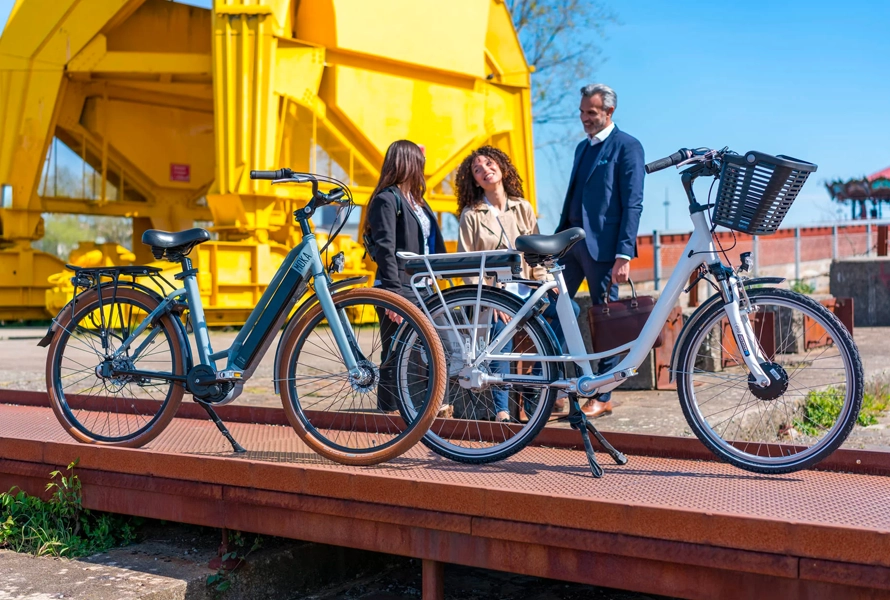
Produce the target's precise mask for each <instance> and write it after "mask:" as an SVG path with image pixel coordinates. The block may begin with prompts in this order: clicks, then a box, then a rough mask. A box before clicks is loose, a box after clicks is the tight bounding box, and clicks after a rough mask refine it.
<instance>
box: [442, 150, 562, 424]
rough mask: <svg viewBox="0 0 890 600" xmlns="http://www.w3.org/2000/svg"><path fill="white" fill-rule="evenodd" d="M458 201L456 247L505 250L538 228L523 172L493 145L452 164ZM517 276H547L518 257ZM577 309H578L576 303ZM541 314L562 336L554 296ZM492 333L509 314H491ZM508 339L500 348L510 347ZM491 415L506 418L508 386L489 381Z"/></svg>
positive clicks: (503, 367)
mask: <svg viewBox="0 0 890 600" xmlns="http://www.w3.org/2000/svg"><path fill="white" fill-rule="evenodd" d="M455 183H456V187H457V206H458V210H459V211H460V233H459V236H458V246H457V247H458V251H459V252H478V251H483V250H506V249H513V248H515V247H516V238H517V237H519V236H520V235H529V234H536V233H538V220H537V217H535V211H534V209H533V208H532V205H531V204H530V203H529V202H528V201H527V200H525V199H523V197H522V196H523V192H522V178H521V177H520V176H519V173H518V172H517V171H516V167H515V166H513V163H512V162H511V161H510V158H509V157H508V156H507V155H506V154H505V153H504V152H502V151H501V150H498V149H497V148H494V147H492V146H482V147H481V148H479V149H478V150H475V151H474V152H473V153H471V154H470V155H469V156H467V157H466V158H465V159H464V160H463V162H461V164H460V166H459V167H458V169H457V176H456V180H455ZM522 278H523V279H535V280H539V281H543V280H547V279H552V276H550V275H549V274H548V273H547V271H546V269H544V268H543V267H534V268H532V267H530V266H529V265H528V263H526V262H525V261H524V260H523V262H522ZM506 289H507V290H508V291H510V292H512V293H514V294H516V295H517V296H520V297H522V298H527V297H528V295H529V294H530V292H531V289H530V288H529V287H528V286H526V285H523V284H521V283H516V282H513V283H508V284H507V285H506ZM575 312H576V315H577V313H578V308H577V305H576V306H575ZM544 316H545V317H548V318H551V319H552V324H551V327H552V328H553V330H554V333H556V335H557V337H556V339H561V338H562V328H561V327H560V325H559V319H558V318H556V302H555V298H552V299H551V302H550V306H549V307H548V309H547V310H546V311H545V312H544ZM494 320H495V322H494V323H493V328H492V336H496V335H497V334H498V333H499V332H500V331H501V330H502V329H503V328H504V324H505V323H506V322H507V321H508V320H509V317H508V316H507V315H505V314H502V313H497V314H496V315H495V316H494ZM511 350H512V342H511V343H510V344H508V345H507V346H505V347H504V349H503V350H502V352H510V351H511ZM491 368H492V370H493V371H494V372H496V373H509V371H510V363H508V362H506V361H494V362H492V364H491ZM491 396H492V399H493V401H494V411H495V419H496V420H497V421H501V422H508V421H510V420H511V417H510V411H509V410H508V400H509V392H508V391H507V390H506V389H497V388H495V387H492V391H491ZM557 403H558V404H557V405H556V406H555V407H554V408H555V410H556V412H560V411H562V410H564V404H565V401H564V400H562V399H560V400H557Z"/></svg>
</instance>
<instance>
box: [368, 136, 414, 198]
mask: <svg viewBox="0 0 890 600" xmlns="http://www.w3.org/2000/svg"><path fill="white" fill-rule="evenodd" d="M425 164H426V157H425V156H424V155H423V151H422V150H421V149H420V146H418V145H417V144H415V143H414V142H411V141H408V140H399V141H397V142H393V143H392V144H390V145H389V148H387V149H386V156H385V157H384V158H383V167H382V168H381V169H380V180H379V181H378V182H377V187H375V188H374V192H373V193H372V194H371V198H372V199H373V198H374V197H375V196H376V195H377V194H379V193H380V192H382V191H383V190H385V189H386V188H388V187H389V186H391V185H395V186H398V185H401V184H407V187H408V191H409V193H410V194H411V199H412V200H413V201H414V202H415V203H417V204H420V205H423V203H424V200H423V196H424V194H426V180H425V179H424V178H423V167H424V165H425Z"/></svg>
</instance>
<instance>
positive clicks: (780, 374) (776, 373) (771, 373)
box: [748, 362, 788, 400]
mask: <svg viewBox="0 0 890 600" xmlns="http://www.w3.org/2000/svg"><path fill="white" fill-rule="evenodd" d="M760 368H761V369H763V372H764V373H766V376H767V377H769V385H768V386H766V387H760V386H759V385H757V382H756V381H755V380H754V375H751V374H749V375H748V389H750V390H751V393H752V394H754V397H755V398H758V399H760V400H775V399H776V398H778V397H779V396H781V395H782V394H784V393H785V390H787V389H788V373H787V372H786V371H785V369H784V368H782V365H779V364H776V363H774V362H765V363H760Z"/></svg>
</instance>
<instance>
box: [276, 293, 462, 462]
mask: <svg viewBox="0 0 890 600" xmlns="http://www.w3.org/2000/svg"><path fill="white" fill-rule="evenodd" d="M334 305H335V307H336V308H337V311H338V313H339V314H340V315H341V317H340V319H341V322H343V323H344V325H345V326H346V327H347V328H348V329H350V330H351V331H352V335H353V338H354V342H355V348H354V356H356V358H357V362H358V363H359V366H360V367H361V368H362V370H363V375H362V376H361V377H354V376H351V375H350V374H349V372H348V370H347V368H346V365H345V363H344V361H343V358H342V356H341V355H340V351H339V349H338V346H337V343H336V341H335V340H334V336H333V334H332V333H331V330H330V326H329V323H328V321H327V317H326V316H325V314H324V312H323V311H322V308H321V305H320V304H317V305H315V306H314V307H312V308H311V309H309V311H308V312H307V313H306V315H304V316H303V318H302V319H301V321H302V322H301V323H300V324H298V325H297V327H296V328H295V329H294V333H293V334H292V335H291V336H290V338H289V339H287V340H285V342H284V345H283V347H282V361H281V366H280V370H279V373H278V378H279V380H281V399H282V403H283V405H284V411H285V413H286V414H287V418H288V420H289V421H290V423H291V425H292V426H293V427H294V429H295V430H296V432H297V434H298V435H299V436H300V438H301V439H302V440H303V441H304V442H305V443H306V444H307V445H308V446H309V447H310V448H312V449H313V450H314V451H316V452H317V453H318V454H321V455H322V456H324V457H326V458H329V459H331V460H334V461H336V462H340V463H343V464H349V465H371V464H376V463H379V462H383V461H386V460H390V459H392V458H395V457H396V456H399V455H400V454H402V453H403V452H405V451H406V450H408V449H409V448H411V447H412V446H413V445H414V444H415V443H416V442H417V441H418V440H419V439H420V438H421V437H422V436H423V434H424V433H425V432H426V430H427V429H428V428H429V426H430V424H431V423H432V422H433V419H434V418H435V416H436V412H437V411H438V410H439V406H440V405H441V403H442V396H443V394H444V392H445V380H446V366H445V355H444V353H443V351H442V344H441V342H440V341H439V338H438V336H437V335H436V332H435V329H434V328H433V327H432V325H431V324H430V323H429V321H427V319H426V317H424V315H423V313H422V312H421V311H420V309H418V308H417V307H416V306H414V305H413V304H412V303H411V302H409V301H408V300H406V299H405V298H403V297H401V296H399V295H397V294H393V293H392V292H387V291H384V290H380V289H373V288H360V289H352V290H347V291H345V292H340V293H338V294H336V295H334ZM384 310H391V311H393V312H395V313H396V314H397V315H399V316H400V317H401V318H402V324H401V325H399V326H398V328H397V330H396V332H395V333H394V334H392V335H387V336H384V335H383V332H381V330H380V320H379V315H382V314H383V311H384ZM387 348H388V349H389V351H388V352H387ZM395 363H399V364H401V365H402V366H403V368H405V369H410V370H411V371H412V372H413V373H414V382H413V385H412V387H411V393H412V394H414V396H413V398H412V401H413V402H414V403H415V405H416V406H417V407H418V410H417V412H416V413H415V414H414V415H412V417H411V418H405V417H404V416H403V415H401V414H399V413H398V411H396V410H394V409H395V408H396V407H395V406H389V405H387V404H386V403H387V402H388V401H389V400H388V399H389V398H391V397H394V396H397V395H398V393H399V392H398V390H397V388H396V386H397V382H396V381H395V379H394V377H393V372H394V368H393V365H394V364H395Z"/></svg>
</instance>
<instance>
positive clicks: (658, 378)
mask: <svg viewBox="0 0 890 600" xmlns="http://www.w3.org/2000/svg"><path fill="white" fill-rule="evenodd" d="M681 331H683V309H681V308H680V307H679V306H675V307H674V308H673V309H672V310H671V312H670V313H669V314H668V318H667V321H666V322H665V324H664V327H663V328H662V330H661V334H662V336H663V340H664V343H662V345H661V346H659V347H658V348H655V350H654V357H653V358H654V360H655V365H654V366H655V388H656V389H659V390H675V389H677V383H676V382H675V381H674V382H672V381H671V354H672V353H673V350H674V345H675V344H676V343H677V340H679V339H680V332H681Z"/></svg>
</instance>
